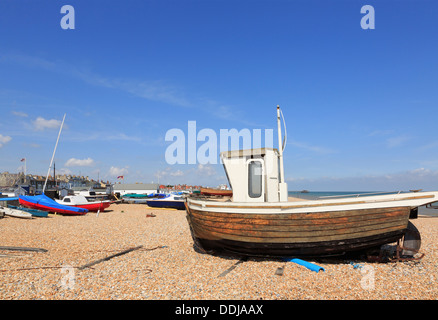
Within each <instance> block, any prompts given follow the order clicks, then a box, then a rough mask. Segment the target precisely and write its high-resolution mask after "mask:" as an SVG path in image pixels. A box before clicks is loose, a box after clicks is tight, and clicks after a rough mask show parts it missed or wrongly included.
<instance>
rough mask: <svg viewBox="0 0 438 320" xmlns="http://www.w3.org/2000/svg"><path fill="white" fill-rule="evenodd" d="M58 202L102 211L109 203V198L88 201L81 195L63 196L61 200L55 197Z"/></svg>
mask: <svg viewBox="0 0 438 320" xmlns="http://www.w3.org/2000/svg"><path fill="white" fill-rule="evenodd" d="M55 201H56V202H57V203H59V204H62V205H65V206H70V207H77V208H82V209H87V210H88V211H95V212H97V211H103V210H105V209H106V208H108V207H109V206H110V205H111V200H96V201H88V200H87V198H85V196H83V195H77V196H65V197H64V198H62V200H58V199H55Z"/></svg>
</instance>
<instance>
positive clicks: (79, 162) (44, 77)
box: [0, 0, 438, 191]
mask: <svg viewBox="0 0 438 320" xmlns="http://www.w3.org/2000/svg"><path fill="white" fill-rule="evenodd" d="M64 5H70V6H71V7H73V9H74V13H73V12H72V11H68V12H67V11H65V10H64V11H63V12H61V8H62V7H63V6H64ZM365 5H370V6H372V7H373V9H374V29H372V28H368V29H367V28H365V29H363V28H362V24H361V21H363V19H365V18H369V17H370V16H369V15H368V14H370V11H364V12H363V13H361V8H362V7H363V6H365ZM437 12H438V3H437V2H436V1H432V0H430V1H427V0H420V1H407V0H406V1H396V0H392V1H389V0H380V1H368V0H362V1H356V0H350V1H347V0H343V1H340V0H330V1H316V0H308V1H298V0H296V1H292V0H289V1H287V0H269V1H267V0H266V1H265V0H252V1H246V0H233V1H229V0H179V1H175V0H173V1H171V0H157V1H155V0H154V1H152V0H151V1H144V0H143V1H137V0H129V1H121V0H120V1H118V0H117V1H116V0H108V1H103V0H101V1H99V0H94V1H83V0H70V1H66V0H65V1H64V0H50V1H48V0H40V1H31V0H19V1H17V0H2V1H1V2H0V172H4V171H8V172H11V173H16V172H21V171H23V164H24V163H23V162H21V161H20V160H21V159H22V158H26V171H27V173H32V174H39V175H45V174H46V173H47V170H48V168H49V165H50V160H51V157H52V153H53V150H54V147H55V143H56V139H57V135H58V132H59V128H60V124H61V120H62V118H63V116H64V114H66V118H65V123H64V126H63V128H62V132H61V135H60V139H59V144H58V147H57V150H56V154H55V158H54V162H55V165H56V172H57V173H66V174H74V175H83V176H89V177H90V178H93V179H95V180H96V179H98V178H99V179H103V180H105V181H107V180H108V181H111V182H121V181H123V182H125V183H135V182H143V183H151V182H154V183H157V182H159V183H160V184H161V183H162V184H180V183H186V184H191V185H203V186H211V187H215V186H217V185H219V184H221V183H226V182H227V178H226V175H225V172H224V170H223V167H222V165H221V164H220V162H219V161H211V162H213V163H201V162H200V161H195V162H194V163H193V161H189V160H190V159H189V158H190V157H191V156H192V155H193V154H190V152H189V149H186V153H185V155H184V157H183V159H184V161H183V163H176V164H171V163H169V161H168V158H166V150H167V151H168V150H169V148H171V146H174V143H175V141H176V140H172V139H166V134H169V132H175V130H176V131H178V132H180V133H183V134H184V137H183V138H185V140H184V142H185V143H186V144H185V145H186V146H188V145H189V141H192V142H193V141H194V140H190V135H189V122H190V123H195V137H197V139H198V140H196V141H194V143H195V151H196V152H199V150H204V149H202V146H204V147H205V146H206V145H205V143H206V141H207V139H205V140H203V139H202V135H200V134H199V133H201V132H204V133H205V132H207V133H211V132H213V133H215V135H216V138H217V139H216V140H217V145H218V147H217V151H218V152H219V151H220V149H219V145H220V141H219V140H220V132H221V131H220V130H221V129H222V130H231V129H236V130H237V131H239V132H243V131H241V130H249V132H250V133H251V134H252V139H253V140H254V141H255V140H256V139H255V138H256V137H258V136H257V135H255V136H254V133H255V132H261V135H262V137H265V136H266V132H268V131H269V130H273V139H272V140H273V146H274V147H276V148H277V147H278V140H277V122H276V120H277V119H276V106H277V105H280V108H281V110H282V112H283V115H284V119H285V123H286V131H287V140H286V146H285V150H284V167H285V177H286V182H287V183H288V189H289V190H302V189H307V190H311V191H398V190H409V189H423V190H438V129H437V119H438V40H437V39H438V38H437V33H438V19H437V18H436V16H437ZM72 13H73V14H74V15H72ZM366 16H367V17H366ZM67 17H70V18H71V19H69V20H67ZM73 22H74V25H73V24H72V23H73ZM365 22H366V23H367V24H368V25H370V23H371V20H369V19H368V20H365ZM63 27H64V28H63ZM66 27H69V28H67V29H65V28H66ZM72 27H74V28H72ZM192 128H193V127H192ZM172 130H174V131H172ZM282 130H283V133H284V127H283V129H282ZM271 132H272V131H271ZM192 137H193V136H192ZM179 141H181V140H179ZM208 141H209V142H211V141H210V140H208ZM254 141H253V142H254ZM261 145H262V146H265V143H264V140H263V139H262V143H261ZM209 146H210V144H209ZM211 150H212V149H211ZM213 154H214V153H213ZM196 160H197V159H196ZM189 162H190V163H189ZM119 176H123V177H124V179H123V180H121V179H117V177H119Z"/></svg>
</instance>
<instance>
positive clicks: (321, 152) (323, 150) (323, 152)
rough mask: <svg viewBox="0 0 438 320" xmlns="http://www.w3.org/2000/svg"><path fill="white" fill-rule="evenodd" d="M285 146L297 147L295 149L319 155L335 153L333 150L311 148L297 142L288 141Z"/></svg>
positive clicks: (318, 147)
mask: <svg viewBox="0 0 438 320" xmlns="http://www.w3.org/2000/svg"><path fill="white" fill-rule="evenodd" d="M287 144H288V145H292V146H294V147H297V148H301V149H305V150H309V151H313V152H316V153H319V154H328V153H334V152H335V151H334V150H332V149H330V148H326V147H320V146H312V145H308V144H306V143H303V142H298V141H288V142H287Z"/></svg>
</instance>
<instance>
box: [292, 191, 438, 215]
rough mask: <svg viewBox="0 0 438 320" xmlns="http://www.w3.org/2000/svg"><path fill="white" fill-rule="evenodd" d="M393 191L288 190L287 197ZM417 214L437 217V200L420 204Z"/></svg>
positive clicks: (350, 195)
mask: <svg viewBox="0 0 438 320" xmlns="http://www.w3.org/2000/svg"><path fill="white" fill-rule="evenodd" d="M391 193H394V192H384V191H307V190H300V191H289V192H288V195H289V197H294V198H300V199H303V200H317V199H330V197H333V198H336V197H341V196H349V197H354V196H356V195H359V194H360V195H365V194H369V195H384V194H391ZM418 214H419V215H423V216H429V217H438V202H434V203H432V206H431V207H427V208H426V206H421V207H419V208H418Z"/></svg>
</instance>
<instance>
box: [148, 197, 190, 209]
mask: <svg viewBox="0 0 438 320" xmlns="http://www.w3.org/2000/svg"><path fill="white" fill-rule="evenodd" d="M184 202H185V200H184V198H183V197H181V196H180V195H177V194H167V195H165V196H164V197H163V196H162V197H159V198H155V199H150V200H148V201H146V204H147V205H148V206H149V207H154V208H173V209H178V210H184V209H185V208H186V207H185V205H184Z"/></svg>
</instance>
